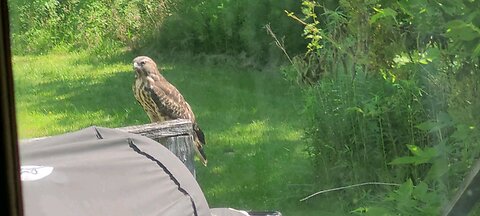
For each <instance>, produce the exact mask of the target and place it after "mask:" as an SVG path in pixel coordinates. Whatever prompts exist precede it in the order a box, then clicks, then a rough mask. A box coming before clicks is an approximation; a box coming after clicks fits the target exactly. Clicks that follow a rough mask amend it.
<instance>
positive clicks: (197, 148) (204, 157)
mask: <svg viewBox="0 0 480 216" xmlns="http://www.w3.org/2000/svg"><path fill="white" fill-rule="evenodd" d="M195 145H196V146H195V151H196V152H197V155H198V156H199V158H200V161H201V162H202V164H203V165H204V166H207V155H206V154H205V152H204V151H203V147H202V146H201V144H199V143H198V142H195Z"/></svg>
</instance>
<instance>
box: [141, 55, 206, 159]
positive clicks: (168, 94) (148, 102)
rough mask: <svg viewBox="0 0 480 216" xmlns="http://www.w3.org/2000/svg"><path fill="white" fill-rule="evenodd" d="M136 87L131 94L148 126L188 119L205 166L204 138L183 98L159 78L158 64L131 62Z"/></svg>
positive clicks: (197, 150)
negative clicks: (144, 115) (144, 113)
mask: <svg viewBox="0 0 480 216" xmlns="http://www.w3.org/2000/svg"><path fill="white" fill-rule="evenodd" d="M133 69H134V71H135V83H134V84H133V94H134V95H135V98H136V99H137V101H138V102H139V103H140V104H141V105H142V107H143V109H144V110H145V112H146V113H147V115H148V117H149V118H150V121H151V122H163V121H166V120H172V119H188V120H190V121H191V122H192V123H193V131H194V132H195V133H194V136H193V139H194V143H195V151H196V152H197V155H198V156H199V158H200V160H201V162H202V163H203V165H205V166H206V165H207V157H206V155H205V152H204V151H203V145H205V136H204V134H203V132H202V130H201V129H200V127H199V126H198V124H197V122H196V121H195V115H194V114H193V112H192V108H191V107H190V105H189V104H188V103H187V101H185V99H184V98H183V96H182V94H180V92H179V91H178V90H177V88H175V86H173V85H172V84H171V83H170V82H168V81H167V80H166V79H165V77H163V76H162V74H160V69H159V68H157V64H155V62H154V61H153V60H152V59H151V58H149V57H147V56H138V57H136V58H135V59H133Z"/></svg>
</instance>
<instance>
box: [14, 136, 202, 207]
mask: <svg viewBox="0 0 480 216" xmlns="http://www.w3.org/2000/svg"><path fill="white" fill-rule="evenodd" d="M20 157H21V165H22V170H21V173H22V190H23V200H24V211H25V215H27V216H29V215H35V216H37V215H48V216H52V215H62V216H63V215H82V216H85V215H115V216H120V215H172V216H183V215H185V216H186V215H188V216H190V215H199V216H204V215H205V216H206V215H211V214H210V210H209V206H208V204H207V201H206V200H205V197H204V195H203V193H202V191H201V189H200V187H199V185H198V184H197V182H196V181H195V179H194V178H193V176H192V175H191V174H190V172H189V171H188V170H187V168H186V167H185V166H184V165H183V164H182V162H181V161H180V160H178V159H177V158H176V157H175V155H173V154H172V153H170V152H169V151H168V149H166V148H165V147H163V146H162V145H160V144H158V143H157V142H155V141H153V140H150V139H148V138H145V137H142V136H139V135H134V134H129V133H125V132H121V131H118V130H114V129H107V128H99V127H89V128H86V129H83V130H80V131H78V132H74V133H69V134H65V135H59V136H55V137H50V138H46V139H41V140H35V141H31V142H26V143H22V144H21V145H20Z"/></svg>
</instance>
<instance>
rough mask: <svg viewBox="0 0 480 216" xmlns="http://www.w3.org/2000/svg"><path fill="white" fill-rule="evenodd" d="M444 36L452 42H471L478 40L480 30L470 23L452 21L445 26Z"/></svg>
mask: <svg viewBox="0 0 480 216" xmlns="http://www.w3.org/2000/svg"><path fill="white" fill-rule="evenodd" d="M446 26H447V28H448V29H447V32H446V35H447V36H448V37H450V38H452V39H454V40H459V41H472V40H474V39H477V38H480V29H479V28H478V27H477V26H475V25H473V24H472V23H467V22H465V21H463V20H453V21H450V22H448V23H447V24H446Z"/></svg>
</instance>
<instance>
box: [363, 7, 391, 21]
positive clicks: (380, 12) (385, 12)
mask: <svg viewBox="0 0 480 216" xmlns="http://www.w3.org/2000/svg"><path fill="white" fill-rule="evenodd" d="M373 10H375V11H376V12H377V13H376V14H375V15H373V16H372V17H370V21H369V23H370V24H374V23H376V22H377V21H378V20H379V19H384V18H392V19H393V20H395V22H396V21H397V20H396V19H395V17H396V16H397V12H396V11H394V10H393V9H392V8H385V9H380V8H373Z"/></svg>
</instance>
